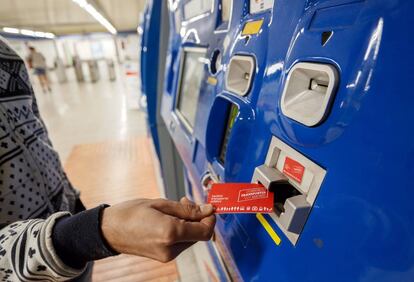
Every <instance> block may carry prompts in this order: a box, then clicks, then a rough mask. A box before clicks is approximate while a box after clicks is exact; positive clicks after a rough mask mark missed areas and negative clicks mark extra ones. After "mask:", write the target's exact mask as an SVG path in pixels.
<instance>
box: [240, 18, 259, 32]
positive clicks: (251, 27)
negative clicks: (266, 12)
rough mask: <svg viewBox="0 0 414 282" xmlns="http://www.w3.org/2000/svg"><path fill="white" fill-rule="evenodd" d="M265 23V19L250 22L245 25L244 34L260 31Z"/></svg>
mask: <svg viewBox="0 0 414 282" xmlns="http://www.w3.org/2000/svg"><path fill="white" fill-rule="evenodd" d="M262 25H263V19H261V20H258V21H253V22H248V23H246V24H245V25H244V28H243V32H242V35H253V34H257V33H259V31H260V29H261V28H262Z"/></svg>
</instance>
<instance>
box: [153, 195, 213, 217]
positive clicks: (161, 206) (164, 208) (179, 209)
mask: <svg viewBox="0 0 414 282" xmlns="http://www.w3.org/2000/svg"><path fill="white" fill-rule="evenodd" d="M152 206H153V207H154V208H155V209H157V210H158V211H160V212H163V213H165V214H168V215H170V216H174V217H177V218H180V219H185V220H191V221H200V220H201V219H203V218H205V217H207V216H210V215H211V214H213V212H214V210H213V207H212V206H211V205H203V206H199V205H196V204H194V203H192V202H190V201H188V202H186V203H185V204H182V203H179V202H174V201H168V200H156V201H154V203H153V204H152Z"/></svg>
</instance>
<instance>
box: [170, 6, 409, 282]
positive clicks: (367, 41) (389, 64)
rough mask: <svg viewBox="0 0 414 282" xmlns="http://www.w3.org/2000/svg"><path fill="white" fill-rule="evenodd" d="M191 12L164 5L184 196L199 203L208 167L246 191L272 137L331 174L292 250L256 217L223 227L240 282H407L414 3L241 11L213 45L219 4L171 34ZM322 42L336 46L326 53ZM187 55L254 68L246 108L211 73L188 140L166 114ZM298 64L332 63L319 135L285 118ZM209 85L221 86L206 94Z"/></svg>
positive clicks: (233, 219)
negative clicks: (249, 31)
mask: <svg viewBox="0 0 414 282" xmlns="http://www.w3.org/2000/svg"><path fill="white" fill-rule="evenodd" d="M186 2H188V1H183V0H181V1H171V3H172V4H171V5H170V14H171V16H170V21H171V33H172V34H171V36H170V47H169V55H168V60H167V70H166V81H167V82H168V83H167V84H166V88H165V89H164V97H163V104H162V116H163V118H164V120H165V122H166V124H167V125H168V128H169V131H170V134H171V136H172V138H173V140H174V142H175V144H176V146H177V148H178V151H179V153H180V155H181V157H182V159H183V161H184V163H185V166H186V169H187V171H186V175H188V179H189V181H190V182H191V184H192V185H191V187H192V194H194V195H197V194H198V195H203V191H202V187H201V182H200V181H201V178H202V176H203V175H204V174H205V173H206V172H207V168H208V166H209V165H210V167H211V169H213V170H214V172H215V173H216V174H218V175H219V176H220V179H221V180H222V181H226V182H249V181H250V180H251V177H252V174H253V171H254V168H255V167H256V166H259V165H261V164H263V163H264V160H265V157H266V153H267V148H268V146H269V144H270V141H271V138H272V136H276V137H278V138H279V139H281V140H283V141H284V142H285V143H287V144H288V145H290V146H291V147H293V148H294V149H295V150H297V151H299V152H301V153H302V154H304V155H305V156H307V157H308V158H309V159H310V160H312V161H314V162H315V163H317V164H318V165H320V166H321V167H323V168H325V169H326V171H327V175H326V177H325V180H324V183H323V184H322V187H321V190H320V192H319V194H318V197H317V200H316V202H315V205H314V207H313V209H312V211H311V214H310V216H309V218H308V221H307V223H306V225H305V227H304V230H303V233H302V234H301V237H300V239H299V241H298V244H297V245H296V246H295V247H293V246H292V244H291V243H290V242H289V241H288V240H287V238H286V237H285V236H284V235H283V233H282V232H281V231H280V230H279V229H278V227H277V226H276V225H274V224H272V225H273V228H274V229H275V230H276V232H277V233H278V234H279V236H280V237H281V239H282V243H281V245H280V246H277V245H275V244H274V242H273V241H272V240H271V238H270V237H269V235H268V234H267V233H266V231H265V230H264V228H263V227H262V226H261V225H260V223H259V222H258V221H257V219H256V217H255V216H254V215H241V216H233V215H229V216H223V217H218V223H217V232H218V233H219V234H220V236H221V237H223V239H224V243H225V245H226V247H227V249H228V251H229V252H230V254H231V257H232V260H233V263H234V264H235V265H236V266H237V268H238V271H239V273H240V275H241V277H242V279H243V280H245V281H376V282H378V281H390V282H391V281H407V282H408V281H414V236H413V234H414V220H413V219H414V218H413V217H414V205H413V198H414V189H413V188H412V186H413V185H412V180H411V177H412V175H414V138H413V137H414V134H413V132H412V128H413V124H414V115H412V114H411V112H412V110H411V107H412V105H414V95H412V93H411V92H412V89H413V87H412V85H410V83H413V82H414V69H413V68H414V67H413V66H414V60H413V56H414V55H413V54H414V52H413V51H414V50H413V46H414V45H413V43H414V42H413V41H414V39H413V36H412V27H413V23H414V20H413V19H414V18H413V17H412V11H413V9H414V2H412V1H398V0H389V1H385V0H384V1H378V0H367V1H355V0H330V1H328V0H325V1H324V0H319V1H316V0H308V1H303V0H275V6H274V8H273V10H271V11H267V12H264V13H260V14H256V15H251V14H249V1H248V0H237V1H236V0H235V1H233V14H232V20H231V24H230V29H229V31H228V32H220V33H216V32H214V30H216V29H217V28H219V27H218V23H219V20H218V18H219V13H218V12H219V4H220V3H219V2H220V1H219V0H216V1H215V6H214V10H213V12H212V13H210V14H208V15H206V16H204V17H198V18H197V19H196V20H193V21H191V20H190V21H188V22H186V23H184V24H183V25H182V26H181V27H180V28H176V27H175V19H176V18H177V17H176V16H175V13H176V11H180V15H179V16H178V17H181V18H182V15H183V10H182V9H183V5H184V4H185V3H186ZM174 5H176V6H177V8H176V10H175V11H173V10H174V8H175V6H174ZM258 19H263V20H264V22H263V26H262V29H261V31H260V32H259V33H258V34H257V35H252V36H250V38H248V39H247V38H246V37H245V36H242V35H241V32H242V30H243V27H244V24H245V23H246V22H248V21H252V20H258ZM182 20H183V21H184V19H182ZM325 31H332V32H333V35H332V37H331V38H330V39H329V41H328V42H327V43H326V44H325V45H324V46H322V44H321V35H322V33H323V32H325ZM184 45H185V46H203V47H207V48H208V52H207V54H208V57H209V58H210V57H211V56H212V54H213V52H214V50H216V49H219V50H220V51H221V53H222V54H223V59H222V62H223V69H224V70H225V69H226V67H227V65H228V63H229V60H230V58H231V57H232V56H233V55H235V54H248V55H252V56H254V58H255V59H256V70H255V74H254V82H253V85H252V88H251V90H250V92H249V94H248V95H247V96H246V97H239V96H237V95H235V94H232V93H230V92H228V91H227V90H226V89H225V85H224V80H225V73H224V71H223V70H221V71H219V72H218V73H217V74H216V75H213V74H211V73H210V69H209V67H208V66H207V65H206V67H205V79H204V83H203V85H202V87H201V88H202V91H201V93H200V98H199V102H198V113H197V119H196V126H195V128H194V132H193V134H189V133H188V131H187V130H185V127H184V126H183V124H181V123H180V120H179V119H178V118H177V115H176V113H175V108H174V107H175V106H174V105H175V99H176V93H177V85H178V79H179V70H180V66H179V64H180V56H181V54H182V47H183V46H184ZM297 62H323V63H329V64H332V65H334V66H336V68H337V69H338V72H339V75H340V82H339V87H338V91H337V93H336V97H335V100H334V102H333V104H332V108H331V110H330V113H329V115H328V117H327V119H326V120H325V121H324V122H323V123H322V124H320V125H318V126H316V127H306V126H304V125H301V124H299V123H297V122H295V121H293V120H291V119H289V118H287V117H285V116H284V115H283V114H282V112H281V108H280V98H281V94H282V90H283V87H284V84H285V82H286V77H287V74H288V72H289V69H290V68H291V67H292V66H293V65H294V64H295V63H297ZM210 76H211V77H214V78H216V79H217V84H216V85H213V84H210V83H209V82H208V78H209V77H210ZM229 103H233V104H235V105H237V107H238V108H239V109H240V113H239V115H238V117H237V119H236V122H235V124H234V127H233V130H232V133H231V137H230V142H229V145H228V148H229V149H228V151H227V159H226V162H225V165H224V166H223V165H221V164H220V163H219V162H218V160H217V159H218V156H219V153H218V152H219V149H220V146H221V141H222V138H223V132H224V127H225V125H226V122H227V120H226V107H227V106H228V105H230V104H229ZM201 198H203V197H201ZM266 218H267V219H268V220H269V222H271V220H270V219H269V217H268V216H266ZM213 256H214V254H213ZM218 268H219V266H218ZM222 277H223V276H222ZM222 279H223V278H222Z"/></svg>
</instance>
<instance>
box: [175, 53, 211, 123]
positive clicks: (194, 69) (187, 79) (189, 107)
mask: <svg viewBox="0 0 414 282" xmlns="http://www.w3.org/2000/svg"><path fill="white" fill-rule="evenodd" d="M205 55H206V50H205V49H202V48H189V49H186V50H185V51H184V58H183V61H182V69H181V81H180V89H179V94H178V97H177V106H176V108H177V110H178V112H179V113H180V117H181V119H183V120H184V123H185V124H186V126H187V127H188V128H189V129H190V130H192V128H193V127H194V124H195V119H196V114H197V104H198V97H199V94H200V86H201V82H202V80H203V77H204V66H205V61H206V59H205Z"/></svg>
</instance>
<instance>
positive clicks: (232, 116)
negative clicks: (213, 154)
mask: <svg viewBox="0 0 414 282" xmlns="http://www.w3.org/2000/svg"><path fill="white" fill-rule="evenodd" d="M238 113H239V109H238V108H237V106H235V105H232V106H231V107H230V111H229V118H228V120H227V127H226V131H225V132H224V138H223V144H222V145H221V151H220V158H219V161H220V162H221V163H222V164H224V162H225V160H226V153H227V145H228V144H229V139H230V133H231V130H232V128H233V125H234V122H235V121H236V117H237V114H238Z"/></svg>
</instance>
